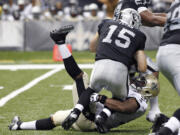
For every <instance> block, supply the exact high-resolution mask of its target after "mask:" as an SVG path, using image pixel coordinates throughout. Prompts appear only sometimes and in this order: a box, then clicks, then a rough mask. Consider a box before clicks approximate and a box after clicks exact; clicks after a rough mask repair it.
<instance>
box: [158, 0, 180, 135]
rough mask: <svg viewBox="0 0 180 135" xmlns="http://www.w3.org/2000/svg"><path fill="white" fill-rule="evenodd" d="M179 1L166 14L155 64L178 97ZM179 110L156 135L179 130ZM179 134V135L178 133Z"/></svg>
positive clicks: (179, 88)
mask: <svg viewBox="0 0 180 135" xmlns="http://www.w3.org/2000/svg"><path fill="white" fill-rule="evenodd" d="M179 37H180V1H179V0H175V1H174V2H173V3H172V4H171V7H170V9H169V10H168V14H167V22H166V25H165V29H164V35H163V37H162V40H161V43H160V47H159V50H158V53H157V56H156V58H157V63H158V67H159V69H160V71H161V72H162V73H163V74H164V75H165V76H166V77H167V79H168V80H169V81H170V82H171V84H172V85H173V86H174V88H175V89H176V91H177V92H178V94H179V95H180V84H179V82H180V62H179V59H180V39H179ZM179 118H180V110H177V111H176V112H175V113H174V116H173V117H172V118H170V120H169V121H168V122H167V123H166V124H165V125H164V128H162V129H160V131H159V132H157V133H156V134H157V135H167V134H168V135H171V134H172V133H174V132H175V131H176V130H177V129H178V128H180V124H179V120H180V119H179ZM179 134H180V133H179Z"/></svg>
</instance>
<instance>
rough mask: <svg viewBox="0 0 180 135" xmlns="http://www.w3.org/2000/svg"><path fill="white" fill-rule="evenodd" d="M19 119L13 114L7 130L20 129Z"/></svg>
mask: <svg viewBox="0 0 180 135" xmlns="http://www.w3.org/2000/svg"><path fill="white" fill-rule="evenodd" d="M21 123H22V122H21V120H20V118H19V117H18V116H15V117H14V118H13V119H12V121H11V124H10V125H9V126H8V127H9V130H20V125H21Z"/></svg>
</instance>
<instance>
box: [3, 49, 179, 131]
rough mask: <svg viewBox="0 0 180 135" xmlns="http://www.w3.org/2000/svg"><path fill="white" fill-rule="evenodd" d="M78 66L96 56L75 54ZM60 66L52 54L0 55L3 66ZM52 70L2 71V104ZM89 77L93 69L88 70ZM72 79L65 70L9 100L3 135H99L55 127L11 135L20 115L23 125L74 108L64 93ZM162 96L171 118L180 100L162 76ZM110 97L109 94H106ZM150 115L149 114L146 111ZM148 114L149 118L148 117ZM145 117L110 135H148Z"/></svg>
mask: <svg viewBox="0 0 180 135" xmlns="http://www.w3.org/2000/svg"><path fill="white" fill-rule="evenodd" d="M146 54H147V55H148V56H150V57H152V58H153V60H155V55H156V51H147V52H146ZM73 55H74V57H75V59H76V60H77V62H78V63H84V64H85V63H93V62H94V60H93V57H94V54H92V53H89V52H73ZM41 63H44V64H57V63H60V64H62V62H53V60H52V52H48V51H47V52H6V51H5V52H4V51H3V52H0V66H2V65H12V66H13V65H14V64H20V65H22V64H41ZM49 71H51V69H36V70H32V69H31V70H27V69H26V70H0V76H1V78H0V100H1V99H2V98H3V97H5V96H6V95H8V94H9V93H11V92H13V91H15V90H17V89H19V88H21V87H23V86H24V85H27V84H28V83H29V82H31V81H32V80H34V79H36V78H38V77H40V76H42V75H44V74H46V73H47V72H49ZM85 71H86V72H87V73H88V74H90V73H91V69H85ZM72 83H73V81H72V79H71V78H70V77H69V76H68V75H67V73H66V71H65V70H64V69H63V70H61V71H59V72H56V73H55V74H53V75H51V76H49V77H47V78H46V79H44V80H41V81H39V82H38V83H37V84H35V85H33V87H31V88H29V89H28V90H27V91H25V92H23V93H21V94H19V95H18V96H16V97H15V98H13V99H11V100H9V101H8V102H7V103H6V104H5V105H4V106H2V107H0V135H64V134H68V135H69V134H72V135H81V134H83V135H90V134H91V135H96V134H98V133H96V132H81V131H74V130H72V129H71V130H69V131H64V130H63V129H62V128H61V127H56V128H55V129H53V130H51V131H32V130H31V131H9V130H8V125H9V123H10V122H11V119H12V118H13V116H15V115H18V116H20V117H21V119H22V120H23V121H30V120H36V119H41V118H46V117H49V116H50V115H51V114H53V113H54V112H56V111H57V110H64V109H70V108H72V107H73V103H72V95H71V91H69V90H63V86H64V85H71V84H72ZM160 85H161V92H160V95H159V106H160V108H161V111H162V112H163V113H165V114H166V115H168V116H171V115H172V113H173V112H174V110H175V109H177V108H178V107H179V103H180V98H179V96H178V94H177V92H176V91H175V90H174V88H173V87H172V86H171V84H170V83H169V82H168V80H167V79H166V78H165V77H164V76H163V75H162V74H160ZM104 93H105V94H108V93H107V92H104ZM147 112H148V111H147ZM147 112H146V114H147ZM146 114H145V115H144V116H143V117H141V118H138V119H136V120H134V121H132V122H130V123H127V124H125V125H122V126H119V127H118V128H115V129H112V131H111V132H109V133H108V134H109V135H116V134H118V135H119V134H121V135H147V134H148V133H149V129H150V127H151V125H152V124H151V123H149V122H148V121H146V119H145V117H146Z"/></svg>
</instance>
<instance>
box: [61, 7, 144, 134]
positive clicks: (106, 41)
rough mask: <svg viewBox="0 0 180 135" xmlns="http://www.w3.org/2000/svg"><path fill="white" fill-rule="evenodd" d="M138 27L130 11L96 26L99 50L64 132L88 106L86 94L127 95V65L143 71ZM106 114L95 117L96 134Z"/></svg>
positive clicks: (142, 49)
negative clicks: (105, 91) (104, 89)
mask: <svg viewBox="0 0 180 135" xmlns="http://www.w3.org/2000/svg"><path fill="white" fill-rule="evenodd" d="M139 26H140V16H139V14H138V13H137V11H136V10H133V9H125V10H123V11H121V17H120V20H117V21H115V20H111V21H110V20H109V21H108V20H105V22H103V23H102V24H101V25H99V30H98V31H99V34H100V40H99V47H98V51H97V55H96V62H95V65H94V68H93V71H92V74H91V80H90V85H89V87H88V88H87V90H86V91H84V92H82V94H81V95H80V98H79V101H78V104H76V106H75V107H74V109H73V111H72V112H71V113H70V114H69V115H68V117H67V118H66V119H65V121H64V122H63V123H62V127H63V128H64V129H66V130H67V129H69V128H70V127H71V126H72V124H73V123H74V122H76V120H77V119H78V117H79V115H80V113H81V112H82V111H83V110H84V108H86V107H87V106H88V105H89V102H90V99H89V98H90V95H91V94H92V93H94V92H99V91H101V90H102V88H106V89H107V90H109V91H111V93H112V96H113V98H115V99H118V100H125V98H126V97H127V94H128V87H127V82H128V68H129V67H130V65H132V64H134V63H135V61H136V62H137V65H138V70H139V71H140V72H145V71H146V68H147V65H146V58H145V55H144V45H145V39H146V38H145V35H144V34H143V33H141V32H140V31H139V30H138V28H139ZM137 34H138V36H137ZM102 101H105V99H102ZM110 115H111V110H110V109H108V108H107V107H105V108H104V109H103V110H102V112H101V113H100V114H99V115H98V116H97V117H96V118H95V123H96V125H97V129H98V131H100V132H101V129H103V123H104V121H106V120H107V118H108V117H109V116H110Z"/></svg>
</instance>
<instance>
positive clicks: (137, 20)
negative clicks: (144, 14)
mask: <svg viewBox="0 0 180 135" xmlns="http://www.w3.org/2000/svg"><path fill="white" fill-rule="evenodd" d="M119 20H120V21H121V22H122V23H125V24H127V25H129V26H130V27H133V28H136V29H139V27H140V25H141V16H140V15H139V13H138V12H137V11H136V10H134V9H132V8H126V9H123V10H122V11H120V15H119Z"/></svg>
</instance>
